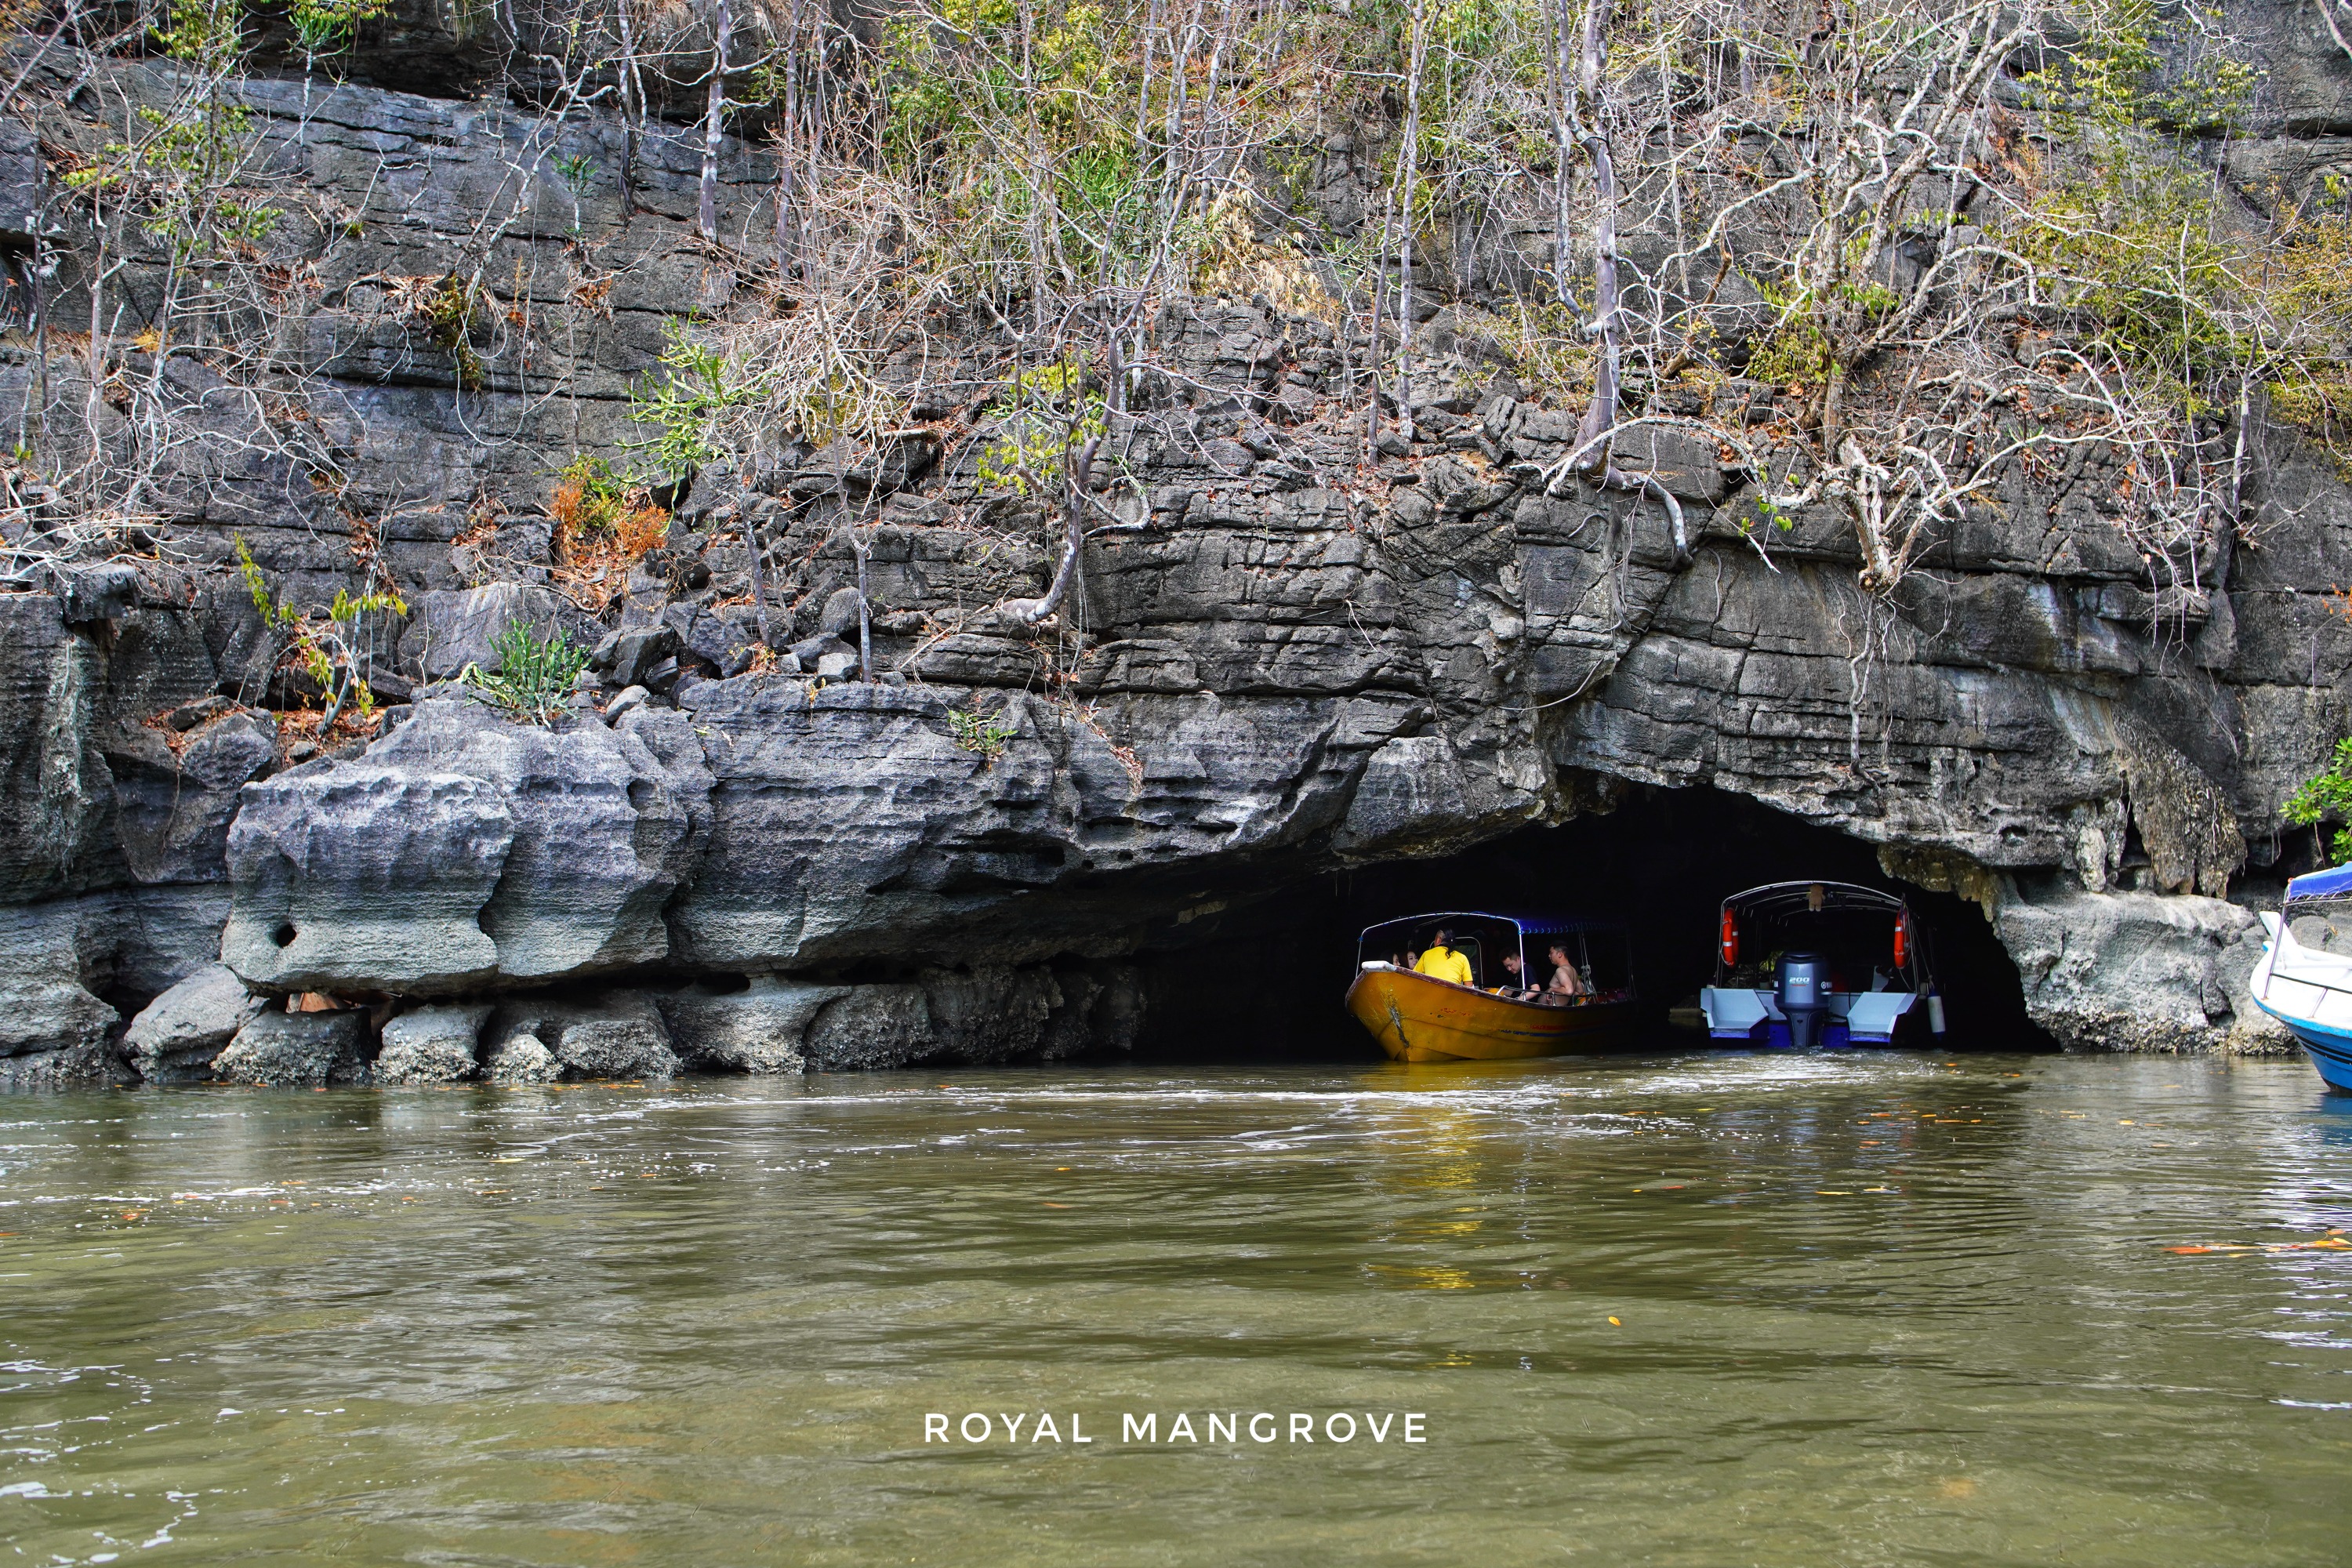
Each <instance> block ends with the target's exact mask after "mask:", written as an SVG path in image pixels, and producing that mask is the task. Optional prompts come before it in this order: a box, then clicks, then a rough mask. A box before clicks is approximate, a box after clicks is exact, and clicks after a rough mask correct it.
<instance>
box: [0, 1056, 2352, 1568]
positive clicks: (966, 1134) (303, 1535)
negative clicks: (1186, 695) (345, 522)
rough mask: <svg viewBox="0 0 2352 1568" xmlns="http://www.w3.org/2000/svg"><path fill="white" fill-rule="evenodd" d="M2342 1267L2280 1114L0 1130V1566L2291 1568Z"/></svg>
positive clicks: (2014, 1087) (1240, 1075)
mask: <svg viewBox="0 0 2352 1568" xmlns="http://www.w3.org/2000/svg"><path fill="white" fill-rule="evenodd" d="M2335 1226H2352V1105H2347V1103H2346V1102H2343V1101H2339V1100H2329V1099H2328V1098H2326V1096H2324V1095H2323V1094H2322V1092H2321V1090H2320V1088H2319V1085H2318V1082H2317V1080H2316V1079H2315V1078H2314V1077H2313V1076H2312V1074H2311V1072H2310V1069H2309V1068H2306V1067H2305V1066H2303V1065H2302V1064H2301V1063H2261V1064H2252V1065H2240V1066H2236V1067H2234V1068H2232V1067H2226V1066H2220V1065H2214V1064H2210V1063H2204V1062H2198V1061H2183V1060H2160V1059H2137V1060H2134V1059H2121V1058H2106V1059H2101V1058H2046V1057H2045V1058H2023V1057H2019V1058H1981V1057H1980V1058H1964V1059H1961V1060H1959V1061H1958V1063H1957V1064H1955V1063H1952V1062H1950V1061H1948V1060H1946V1059H1944V1058H1928V1057H1917V1056H1899V1055H1880V1054H1874V1053H1864V1052H1856V1053H1853V1054H1850V1055H1842V1056H1837V1057H1811V1058H1796V1057H1785V1056H1784V1057H1777V1058H1776V1057H1762V1056H1692V1057H1686V1058H1657V1059H1651V1060H1642V1061H1630V1062H1623V1063H1618V1064H1612V1065H1607V1066H1602V1067H1599V1068H1595V1067H1591V1066H1555V1065H1550V1064H1532V1065H1522V1066H1518V1067H1515V1068H1508V1069H1486V1068H1401V1067H1374V1066H1367V1067H1365V1068H1361V1069H1360V1070H1334V1069H1304V1068H1302V1069H1284V1070H1277V1071H1257V1072H1253V1071H1245V1070H1238V1069H1214V1070H1202V1071H1181V1072H1167V1073H1154V1072H1146V1071H1139V1070H1111V1071H1085V1070H1073V1069H1066V1068H1045V1069H1012V1070H1000V1071H987V1072H978V1071H964V1070H950V1071H948V1072H945V1073H938V1072H934V1073H929V1074H883V1075H873V1076H840V1077H831V1078H822V1079H812V1080H810V1081H808V1082H806V1083H804V1084H803V1083H798V1082H794V1083H749V1082H744V1081H740V1080H736V1081H725V1080H711V1081H697V1082H691V1083H688V1084H684V1085H680V1086H676V1087H671V1088H658V1087H648V1088H622V1087H610V1088H606V1087H592V1088H582V1089H569V1090H562V1091H552V1090H539V1089H531V1090H507V1091H499V1090H491V1089H447V1090H439V1091H386V1092H381V1093H373V1092H366V1091H348V1092H346V1091H337V1092H333V1093H324V1094H320V1093H308V1094H306V1093H277V1092H261V1091H256V1092H240V1091H233V1090H167V1091H147V1092H123V1093H115V1094H107V1095H89V1096H72V1097H63V1098H55V1099H47V1098H31V1097H23V1098H16V1099H8V1100H0V1231H5V1232H6V1233H7V1234H6V1235H5V1236H0V1563H6V1562H9V1561H21V1562H25V1563H66V1562H72V1563H103V1562H107V1561H110V1560H112V1561H118V1562H123V1563H131V1562H139V1563H174V1562H180V1563H252V1562H262V1561H291V1562H303V1563H311V1562H332V1563H432V1564H472V1563H480V1564H493V1563H494V1564H501V1565H508V1564H530V1563H634V1564H668V1563H677V1564H695V1565H704V1564H727V1563H810V1564H824V1563H987V1564H996V1563H1023V1564H1028V1563H1045V1564H1058V1563H1070V1564H1097V1563H1217V1564H1224V1563H1269V1564H1271V1563H1283V1564H1292V1563H1351V1564H1353V1563H1425V1562H1430V1561H1435V1560H1453V1561H1460V1562H1462V1563H1475V1564H1477V1565H1478V1568H1492V1565H1502V1564H1511V1563H1537V1562H1546V1563H1549V1562H1556V1561H1559V1560H1560V1559H1563V1558H1566V1559H1570V1560H1581V1561H1589V1562H1591V1563H1611V1564H1617V1563H1689V1564H1695V1565H1702V1568H1716V1565H1720V1564H1735V1563H1773V1564H1779V1563H1788V1564H1804V1565H1814V1564H1845V1563H1856V1564H1860V1563H1933V1564H1958V1563H2035V1564H2046V1563H2116V1564H2134V1565H2141V1564H2170V1563H2183V1564H2200V1565H2204V1564H2235V1563H2344V1562H2347V1561H2352V1522H2347V1520H2346V1519H2345V1518H2344V1517H2343V1516H2342V1514H2341V1512H2340V1511H2339V1510H2340V1508H2341V1505H2342V1504H2343V1503H2344V1502H2345V1501H2346V1500H2347V1495H2352V1248H2346V1247H2340V1246H2336V1247H2330V1246H2324V1245H2323V1246H2311V1245H2307V1244H2311V1243H2315V1242H2320V1243H2324V1242H2326V1241H2327V1240H2328V1239H2329V1237H2328V1232H2329V1230H2330V1229H2331V1227H2335ZM2177 1247H2214V1248H2218V1249H2219V1250H2213V1251H2206V1252H2179V1251H2174V1250H2171V1249H2173V1248H2177ZM1612 1320H1614V1321H1612ZM1038 1412H1045V1413H1048V1414H1050V1415H1052V1416H1053V1417H1054V1428H1055V1436H1058V1437H1059V1438H1060V1439H1061V1440H1060V1441H1058V1442H1057V1441H1055V1440H1054V1439H1053V1438H1052V1437H1048V1438H1046V1439H1045V1440H1044V1441H1031V1440H1030V1438H1031V1435H1032V1431H1033V1429H1034V1426H1035V1425H1036V1413H1038ZM1146 1412H1150V1413H1152V1414H1154V1415H1156V1416H1157V1417H1158V1422H1157V1430H1158V1432H1159V1436H1160V1441H1159V1442H1158V1443H1156V1444H1147V1443H1144V1442H1142V1441H1140V1440H1133V1441H1121V1432H1122V1426H1121V1419H1120V1418H1121V1415H1122V1414H1123V1413H1129V1414H1133V1415H1138V1416H1140V1415H1142V1414H1144V1413H1146ZM1178 1412H1188V1413H1190V1414H1191V1418H1192V1423H1193V1426H1194V1430H1195V1434H1196V1435H1197V1436H1199V1437H1200V1438H1201V1439H1202V1440H1201V1441H1199V1442H1198V1443H1183V1442H1178V1443H1175V1444H1172V1445H1171V1443H1170V1442H1168V1441H1167V1428H1168V1426H1169V1425H1170V1424H1171V1422H1172V1420H1173V1418H1174V1415H1176V1413H1178ZM1259 1412H1265V1413H1268V1414H1269V1415H1272V1416H1273V1417H1275V1419H1274V1420H1273V1421H1272V1422H1271V1423H1260V1424H1259V1425H1258V1427H1257V1430H1258V1431H1259V1432H1265V1431H1268V1430H1269V1429H1271V1430H1273V1431H1274V1432H1275V1433H1276V1440H1275V1441H1273V1442H1270V1443H1260V1442H1256V1441H1254V1440H1252V1438H1251V1436H1250V1428H1249V1425H1248V1418H1249V1416H1251V1415H1254V1414H1256V1413H1259ZM1336 1412H1348V1413H1349V1414H1352V1415H1357V1416H1359V1417H1370V1419H1371V1420H1378V1419H1379V1418H1380V1417H1381V1416H1382V1415H1387V1416H1388V1417H1389V1425H1388V1426H1387V1427H1386V1433H1387V1436H1386V1440H1385V1441H1379V1442H1375V1441H1373V1440H1372V1438H1371V1436H1370V1430H1369V1427H1368V1426H1367V1425H1366V1424H1365V1423H1364V1422H1363V1421H1361V1420H1360V1422H1359V1424H1358V1430H1357V1435H1356V1436H1355V1439H1354V1440H1353V1441H1350V1442H1346V1443H1340V1442H1337V1441H1335V1440H1333V1438H1334V1434H1335V1432H1336V1431H1337V1430H1339V1428H1338V1426H1337V1424H1336V1423H1328V1417H1329V1416H1330V1415H1332V1414H1333V1413H1336ZM968 1413H980V1414H984V1415H989V1416H990V1420H991V1437H990V1440H989V1441H987V1442H985V1443H979V1444H966V1443H964V1442H962V1441H961V1439H960V1438H958V1439H955V1440H952V1441H950V1442H946V1443H941V1442H939V1441H932V1442H930V1443H929V1444H926V1442H925V1441H924V1436H925V1426H926V1421H925V1417H926V1416H927V1415H932V1414H940V1415H948V1416H950V1417H951V1418H954V1419H956V1420H957V1421H958V1422H959V1423H960V1422H961V1417H962V1416H963V1415H966V1414H968ZM1212 1413H1214V1414H1215V1415H1218V1416H1219V1417H1220V1418H1221V1419H1223V1418H1230V1417H1238V1419H1237V1420H1235V1421H1234V1436H1233V1437H1232V1438H1230V1439H1229V1438H1227V1437H1226V1436H1223V1433H1222V1431H1219V1432H1217V1434H1216V1435H1215V1436H1211V1433H1212V1430H1213V1429H1212V1428H1210V1427H1209V1426H1208V1425H1207V1417H1208V1415H1210V1414H1212ZM1292 1413H1300V1414H1302V1415H1306V1416H1308V1417H1311V1418H1313V1419H1314V1420H1315V1421H1316V1422H1317V1423H1318V1425H1317V1426H1316V1428H1315V1431H1316V1435H1317V1439H1318V1440H1317V1441H1314V1442H1312V1443H1309V1442H1306V1441H1293V1440H1291V1438H1290V1435H1289V1430H1290V1428H1289V1421H1290V1416H1291V1415H1292ZM1004 1414H1017V1415H1022V1416H1023V1417H1024V1420H1023V1426H1022V1434H1021V1440H1020V1441H1019V1442H1017V1443H1008V1442H1007V1441H1005V1440H1004V1437H1003V1427H1002V1425H1001V1423H999V1422H998V1421H997V1419H996V1417H997V1416H998V1415H1004ZM1073 1415H1075V1416H1076V1427H1077V1431H1078V1432H1079V1433H1082V1434H1083V1435H1084V1436H1088V1437H1090V1438H1093V1439H1094V1441H1092V1442H1090V1443H1086V1444H1077V1443H1075V1442H1072V1441H1070V1440H1069V1439H1070V1438H1071V1436H1073V1432H1072V1417H1073ZM1404 1415H1419V1416H1420V1417H1421V1420H1420V1421H1419V1422H1418V1423H1416V1424H1415V1425H1416V1426H1417V1429H1418V1430H1419V1431H1420V1433H1421V1435H1422V1436H1424V1437H1425V1439H1426V1440H1425V1441H1423V1442H1421V1443H1416V1444H1407V1443H1406V1442H1404V1441H1403V1436H1404V1422H1403V1416H1404Z"/></svg>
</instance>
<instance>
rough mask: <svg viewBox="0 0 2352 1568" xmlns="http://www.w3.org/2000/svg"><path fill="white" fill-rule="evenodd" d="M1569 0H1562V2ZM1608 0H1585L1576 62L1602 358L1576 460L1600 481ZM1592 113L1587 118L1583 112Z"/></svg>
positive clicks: (1610, 381)
mask: <svg viewBox="0 0 2352 1568" xmlns="http://www.w3.org/2000/svg"><path fill="white" fill-rule="evenodd" d="M1566 4H1567V0H1561V5H1563V6H1564V5H1566ZM1609 6H1610V0H1586V5H1585V10H1584V45H1583V49H1582V58H1580V60H1579V61H1578V64H1577V89H1576V100H1577V102H1576V106H1575V108H1574V110H1572V113H1573V116H1574V118H1575V120H1576V122H1577V127H1576V128H1577V132H1578V139H1579V140H1580V141H1581V142H1583V144H1584V151H1585V155H1586V156H1587V157H1589V158H1591V160H1592V203H1593V214H1592V331H1593V332H1594V334H1595V335H1596V336H1597V337H1598V339H1599V340H1600V349H1601V354H1600V363H1598V364H1597V365H1595V366H1594V368H1593V374H1592V402H1591V405H1589V406H1588V407H1587V408H1586V409H1585V411H1584V422H1583V424H1582V425H1580V426H1578V428H1577V433H1576V441H1577V466H1578V467H1579V468H1580V469H1581V470H1582V471H1583V472H1584V473H1585V474H1586V475H1587V476H1588V477H1590V478H1591V479H1594V480H1595V481H1598V480H1600V479H1602V478H1603V477H1605V476H1606V475H1607V473H1608V472H1609V449H1610V446H1611V442H1610V439H1609V432H1610V431H1612V430H1613V429H1614V428H1616V425H1617V396H1618V391H1617V171H1616V168H1615V166H1614V165H1613V164H1612V163H1611V162H1610V160H1609V140H1608V138H1607V137H1605V136H1603V135H1601V68H1602V67H1603V65H1605V64H1606V63H1607V58H1608V56H1607V49H1606V46H1605V44H1604V42H1603V39H1604V37H1605V36H1606V34H1607V31H1608V27H1609ZM1588 116H1589V117H1590V118H1589V119H1588V118H1587V117H1588Z"/></svg>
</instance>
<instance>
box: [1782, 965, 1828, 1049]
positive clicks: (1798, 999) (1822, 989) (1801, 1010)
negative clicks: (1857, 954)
mask: <svg viewBox="0 0 2352 1568" xmlns="http://www.w3.org/2000/svg"><path fill="white" fill-rule="evenodd" d="M1829 989H1830V977H1829V963H1828V961H1827V960H1825V959H1823V958H1822V955H1821V954H1819V953H1817V952H1790V953H1783V954H1781V956H1780V980H1779V983H1778V984H1777V985H1776V986H1775V987H1774V995H1773V999H1774V1000H1775V1001H1777V1002H1779V1003H1780V1011H1781V1013H1782V1014H1783V1015H1785V1016H1787V1018H1788V1020H1789V1043H1790V1045H1792V1046H1794V1047H1797V1049H1799V1050H1801V1051H1809V1050H1811V1049H1812V1048H1813V1047H1816V1046H1818V1045H1820V1044H1821V1043H1822V1019H1823V1018H1825V1017H1827V1016H1829Z"/></svg>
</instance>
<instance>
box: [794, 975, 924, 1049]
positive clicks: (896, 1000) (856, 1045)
mask: <svg viewBox="0 0 2352 1568" xmlns="http://www.w3.org/2000/svg"><path fill="white" fill-rule="evenodd" d="M802 1049H803V1055H804V1056H805V1058H807V1062H808V1065H809V1066H810V1067H811V1068H818V1069H824V1070H839V1069H841V1068H895V1067H905V1066H906V1065H908V1063H910V1062H918V1061H921V1060H922V1059H923V1058H926V1057H929V1056H930V1055H932V1054H934V1052H936V1050H937V1049H938V1045H937V1042H936V1041H935V1040H934V1038H933V1037H932V1033H931V1010H930V1004H929V1001H928V1000H927V999H926V998H925V997H924V995H923V988H922V987H921V986H919V985H860V986H857V987H856V988H855V989H854V990H852V991H851V992H850V994H848V995H846V996H844V997H842V998H841V999H840V1000H839V1001H837V1002H834V1003H832V1004H831V1005H828V1006H826V1007H825V1009H824V1011H823V1012H821V1013H819V1014H818V1015H817V1016H816V1020H815V1022H814V1024H813V1025H811V1026H810V1028H809V1031H808V1037H807V1041H806V1044H805V1045H804V1046H803V1047H802Z"/></svg>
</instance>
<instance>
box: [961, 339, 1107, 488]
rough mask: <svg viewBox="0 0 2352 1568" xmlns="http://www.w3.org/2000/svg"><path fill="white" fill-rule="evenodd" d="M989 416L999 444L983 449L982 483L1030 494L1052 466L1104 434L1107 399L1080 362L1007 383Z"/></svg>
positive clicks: (1023, 375)
mask: <svg viewBox="0 0 2352 1568" xmlns="http://www.w3.org/2000/svg"><path fill="white" fill-rule="evenodd" d="M988 416H989V417H990V418H991V419H992V420H994V421H996V426H997V436H996V439H994V440H993V441H991V442H990V443H989V444H988V445H987V446H985V447H982V448H981V452H980V478H981V482H982V484H987V485H992V486H995V487H996V488H998V489H1009V490H1012V491H1013V493H1014V494H1016V495H1024V496H1025V495H1027V494H1028V493H1029V490H1030V487H1031V486H1032V485H1037V484H1042V483H1043V476H1044V473H1045V468H1047V466H1048V465H1050V464H1054V463H1057V462H1059V461H1061V459H1062V458H1063V457H1064V456H1066V454H1067V453H1068V452H1069V451H1070V450H1071V448H1073V447H1080V446H1084V445H1085V444H1086V443H1087V441H1088V440H1090V439H1092V438H1093V437H1097V436H1099V435H1101V434H1102V433H1103V431H1104V429H1105V426H1104V423H1103V395H1102V393H1101V392H1100V391H1098V390H1096V389H1095V388H1092V387H1089V386H1087V384H1086V366H1085V365H1084V364H1083V363H1080V362H1079V361H1078V360H1077V359H1076V358H1070V359H1062V360H1055V361H1054V362H1053V363H1049V364H1041V365H1039V366H1037V367H1036V368H1035V369H1034V370H1025V371H1023V372H1022V373H1021V374H1018V375H1016V376H1014V377H1013V379H1012V381H1010V382H1008V383H1007V384H1005V389H1004V393H1003V396H1001V397H1000V398H998V399H997V401H996V403H995V404H994V405H992V406H991V407H990V409H989V411H988Z"/></svg>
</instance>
